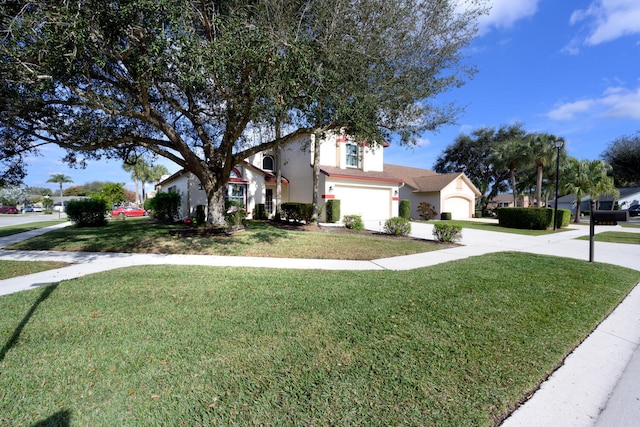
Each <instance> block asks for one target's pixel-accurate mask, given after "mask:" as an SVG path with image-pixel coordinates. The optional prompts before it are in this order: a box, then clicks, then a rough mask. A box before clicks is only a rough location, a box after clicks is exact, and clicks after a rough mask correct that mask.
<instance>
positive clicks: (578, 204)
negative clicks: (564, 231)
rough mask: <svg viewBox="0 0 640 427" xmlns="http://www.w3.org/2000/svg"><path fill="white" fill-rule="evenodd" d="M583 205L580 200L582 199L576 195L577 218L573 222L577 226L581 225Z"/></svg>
mask: <svg viewBox="0 0 640 427" xmlns="http://www.w3.org/2000/svg"><path fill="white" fill-rule="evenodd" d="M581 203H582V200H580V197H578V196H577V195H576V218H575V219H574V220H573V222H574V223H575V224H579V223H580V204H581Z"/></svg>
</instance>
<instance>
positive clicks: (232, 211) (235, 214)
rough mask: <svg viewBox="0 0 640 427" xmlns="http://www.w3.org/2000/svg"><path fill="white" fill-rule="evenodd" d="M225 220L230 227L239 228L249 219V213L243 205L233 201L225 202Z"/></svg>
mask: <svg viewBox="0 0 640 427" xmlns="http://www.w3.org/2000/svg"><path fill="white" fill-rule="evenodd" d="M224 207H225V215H224V220H225V222H226V223H227V225H228V226H229V227H238V226H240V225H242V221H244V219H245V218H246V217H247V211H246V209H245V206H244V205H243V204H242V203H239V202H235V201H233V200H225V202H224Z"/></svg>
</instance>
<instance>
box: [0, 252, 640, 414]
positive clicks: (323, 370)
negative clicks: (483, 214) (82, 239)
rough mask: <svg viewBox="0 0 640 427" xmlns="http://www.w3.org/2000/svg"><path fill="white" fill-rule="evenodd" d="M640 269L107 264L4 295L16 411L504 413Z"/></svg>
mask: <svg viewBox="0 0 640 427" xmlns="http://www.w3.org/2000/svg"><path fill="white" fill-rule="evenodd" d="M639 279H640V276H639V273H638V272H637V271H632V270H628V269H624V268H620V267H614V266H611V265H605V264H598V263H586V262H582V261H577V260H571V259H561V258H553V257H546V256H538V255H530V254H521V253H499V254H491V255H485V256H481V257H473V258H469V259H466V260H461V261H456V262H451V263H446V264H442V265H439V266H437V267H429V268H423V269H419V270H415V271H408V272H391V271H368V272H352V271H348V272H318V271H293V270H284V271H283V270H277V271H276V270H270V269H250V268H207V267H193V266H190V267H176V266H153V267H151V266H150V267H135V268H127V269H122V270H116V271H111V272H105V273H100V274H95V275H92V276H88V277H84V278H81V279H77V280H73V281H68V282H63V283H61V284H59V285H57V286H56V285H54V286H52V287H48V288H43V289H37V290H32V291H27V292H22V293H18V294H12V295H7V296H3V297H0V346H2V345H4V347H3V348H2V350H0V372H2V374H1V375H0V390H2V394H1V396H2V397H1V398H0V425H5V424H6V425H33V424H34V423H37V422H38V421H41V420H43V419H47V418H48V417H50V416H52V415H53V414H56V413H60V411H63V412H64V413H65V414H68V417H69V418H70V419H71V421H72V424H73V425H76V424H77V425H122V426H134V425H167V424H168V425H220V426H223V425H371V426H386V425H438V426H460V425H486V426H489V425H495V424H496V423H497V422H499V420H501V419H502V417H504V416H505V415H506V414H507V413H508V412H509V411H510V410H512V409H513V408H514V407H515V406H516V405H517V403H518V402H519V401H520V400H521V399H522V398H523V397H524V396H525V395H526V394H527V393H530V392H531V391H532V390H534V389H535V388H536V387H537V385H538V384H539V383H540V382H541V381H542V380H543V379H544V378H545V377H546V376H547V375H548V374H549V373H550V372H552V371H553V370H554V368H555V367H557V366H558V365H559V363H561V361H562V359H563V358H564V357H565V356H566V355H567V354H568V353H569V352H570V351H571V350H572V349H573V348H574V347H575V346H576V345H578V344H579V343H580V342H581V341H582V340H583V339H584V337H585V336H586V335H587V334H588V333H589V332H590V331H591V330H592V329H593V328H594V327H595V326H596V325H597V324H598V323H599V322H600V321H601V320H602V319H603V318H604V317H606V316H607V315H608V314H609V313H610V312H611V311H612V310H613V308H614V307H615V306H616V305H617V304H618V303H619V302H620V301H621V300H622V299H623V298H624V296H625V295H626V294H627V293H628V292H629V291H630V289H631V288H632V287H633V286H634V284H635V283H637V282H638V280H639ZM16 331H17V332H16Z"/></svg>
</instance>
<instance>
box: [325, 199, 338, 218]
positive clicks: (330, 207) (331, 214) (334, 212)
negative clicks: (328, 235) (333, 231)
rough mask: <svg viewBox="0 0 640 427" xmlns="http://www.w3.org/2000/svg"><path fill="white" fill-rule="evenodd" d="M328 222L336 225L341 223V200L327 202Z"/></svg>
mask: <svg viewBox="0 0 640 427" xmlns="http://www.w3.org/2000/svg"><path fill="white" fill-rule="evenodd" d="M326 205H327V222H330V223H334V222H338V221H340V200H338V199H329V200H327V203H326Z"/></svg>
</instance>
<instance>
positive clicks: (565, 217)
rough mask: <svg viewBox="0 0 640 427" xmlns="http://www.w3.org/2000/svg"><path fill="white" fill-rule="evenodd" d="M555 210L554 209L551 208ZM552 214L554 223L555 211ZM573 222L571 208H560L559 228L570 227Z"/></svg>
mask: <svg viewBox="0 0 640 427" xmlns="http://www.w3.org/2000/svg"><path fill="white" fill-rule="evenodd" d="M549 210H550V211H553V209H549ZM550 215H551V218H552V219H551V224H553V212H552V213H551V214H550ZM570 223H571V210H569V209H558V226H557V228H564V227H568V226H569V224H570Z"/></svg>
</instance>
